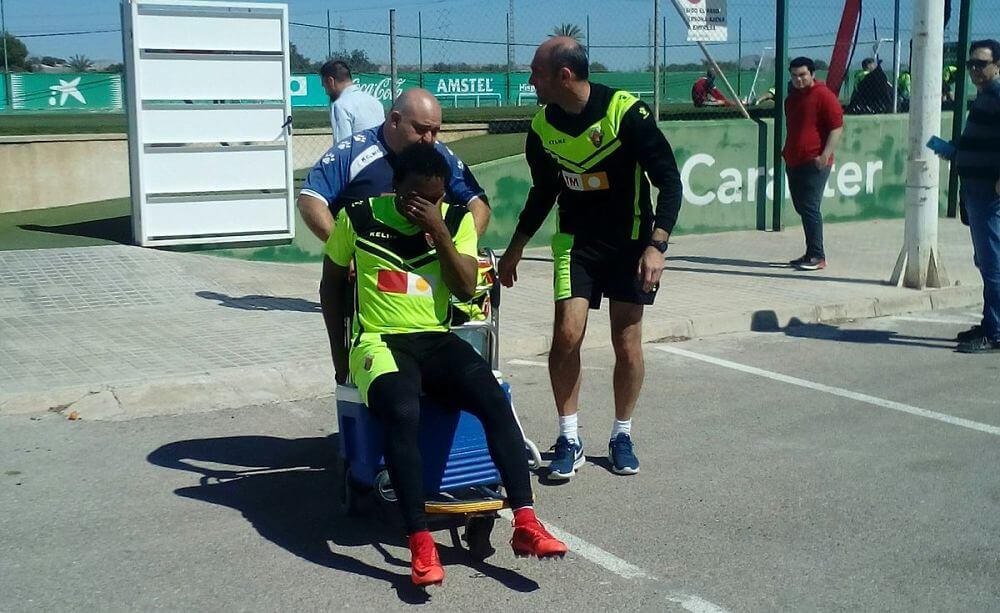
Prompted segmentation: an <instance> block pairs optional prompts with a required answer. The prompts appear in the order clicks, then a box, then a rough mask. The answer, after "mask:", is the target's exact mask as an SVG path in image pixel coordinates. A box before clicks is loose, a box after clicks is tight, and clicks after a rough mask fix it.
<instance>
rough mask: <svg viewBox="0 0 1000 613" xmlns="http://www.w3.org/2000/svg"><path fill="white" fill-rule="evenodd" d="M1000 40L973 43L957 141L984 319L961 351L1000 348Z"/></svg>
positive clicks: (957, 159) (965, 338) (962, 337)
mask: <svg viewBox="0 0 1000 613" xmlns="http://www.w3.org/2000/svg"><path fill="white" fill-rule="evenodd" d="M998 61H1000V42H997V41H995V40H980V41H975V42H973V43H972V44H971V45H970V46H969V61H968V62H966V65H967V66H968V68H969V76H970V77H971V79H972V82H973V83H974V84H975V86H976V89H977V90H978V94H977V95H976V99H975V100H974V101H973V103H972V107H971V109H970V110H969V117H968V120H967V122H966V124H965V129H964V130H963V131H962V137H961V138H960V139H959V141H958V151H957V153H956V155H955V163H956V164H958V175H959V177H960V178H961V180H962V184H961V195H962V199H963V201H964V202H965V207H966V210H967V211H968V216H969V230H970V231H971V233H972V246H973V249H974V252H975V254H976V263H977V264H978V266H979V273H980V274H981V275H982V277H983V321H982V323H981V324H980V325H979V326H977V327H975V328H973V329H972V330H967V331H966V332H963V333H962V334H960V335H959V340H960V341H964V342H962V343H961V344H960V345H959V346H958V350H959V351H960V352H962V353H1000V66H998V64H997V62H998Z"/></svg>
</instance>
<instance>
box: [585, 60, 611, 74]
mask: <svg viewBox="0 0 1000 613" xmlns="http://www.w3.org/2000/svg"><path fill="white" fill-rule="evenodd" d="M590 72H610V71H609V70H608V67H607V66H605V65H604V64H602V63H600V62H591V63H590Z"/></svg>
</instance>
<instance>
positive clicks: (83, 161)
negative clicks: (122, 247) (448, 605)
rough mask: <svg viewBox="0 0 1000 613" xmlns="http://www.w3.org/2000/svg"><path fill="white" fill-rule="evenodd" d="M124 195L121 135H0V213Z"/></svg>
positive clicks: (463, 132) (451, 134) (317, 138)
mask: <svg viewBox="0 0 1000 613" xmlns="http://www.w3.org/2000/svg"><path fill="white" fill-rule="evenodd" d="M480 134H486V128H485V126H484V125H478V124H455V125H449V126H446V127H445V129H442V131H441V133H440V138H441V140H442V141H444V142H450V141H453V140H457V139H460V138H466V137H469V136H477V135H480ZM293 138H294V141H293V143H292V155H293V157H294V160H293V161H294V166H295V168H309V167H310V166H312V165H313V164H314V163H315V162H316V160H318V159H319V158H320V157H322V155H323V153H324V152H325V151H326V150H327V149H329V148H330V145H331V144H332V143H331V137H330V132H329V130H298V131H296V132H295V135H294V137H293ZM128 195H129V168H128V138H127V136H126V135H124V134H75V135H65V136H60V135H57V136H50V135H45V136H5V137H0V213H10V212H13V211H30V210H35V209H46V208H52V207H59V206H68V205H71V204H80V203H84V202H96V201H99V200H110V199H112V198H125V197H128Z"/></svg>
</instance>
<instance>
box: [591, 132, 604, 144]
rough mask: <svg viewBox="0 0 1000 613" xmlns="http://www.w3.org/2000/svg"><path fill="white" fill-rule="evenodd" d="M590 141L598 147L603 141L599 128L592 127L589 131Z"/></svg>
mask: <svg viewBox="0 0 1000 613" xmlns="http://www.w3.org/2000/svg"><path fill="white" fill-rule="evenodd" d="M590 142H592V143H594V146H595V147H600V146H601V143H603V142H604V133H603V132H601V129H600V128H594V129H593V130H591V131H590Z"/></svg>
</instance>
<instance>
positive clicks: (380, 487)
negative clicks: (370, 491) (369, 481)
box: [373, 468, 396, 503]
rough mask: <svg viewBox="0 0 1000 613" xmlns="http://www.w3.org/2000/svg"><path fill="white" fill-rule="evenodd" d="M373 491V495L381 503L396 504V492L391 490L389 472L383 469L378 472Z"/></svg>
mask: <svg viewBox="0 0 1000 613" xmlns="http://www.w3.org/2000/svg"><path fill="white" fill-rule="evenodd" d="M373 488H374V490H375V495H376V496H378V498H379V500H380V501H382V502H390V503H395V502H396V491H395V490H393V489H392V482H391V481H389V471H387V470H385V469H384V468H383V469H382V470H380V471H378V474H377V475H375V483H374V484H373Z"/></svg>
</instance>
